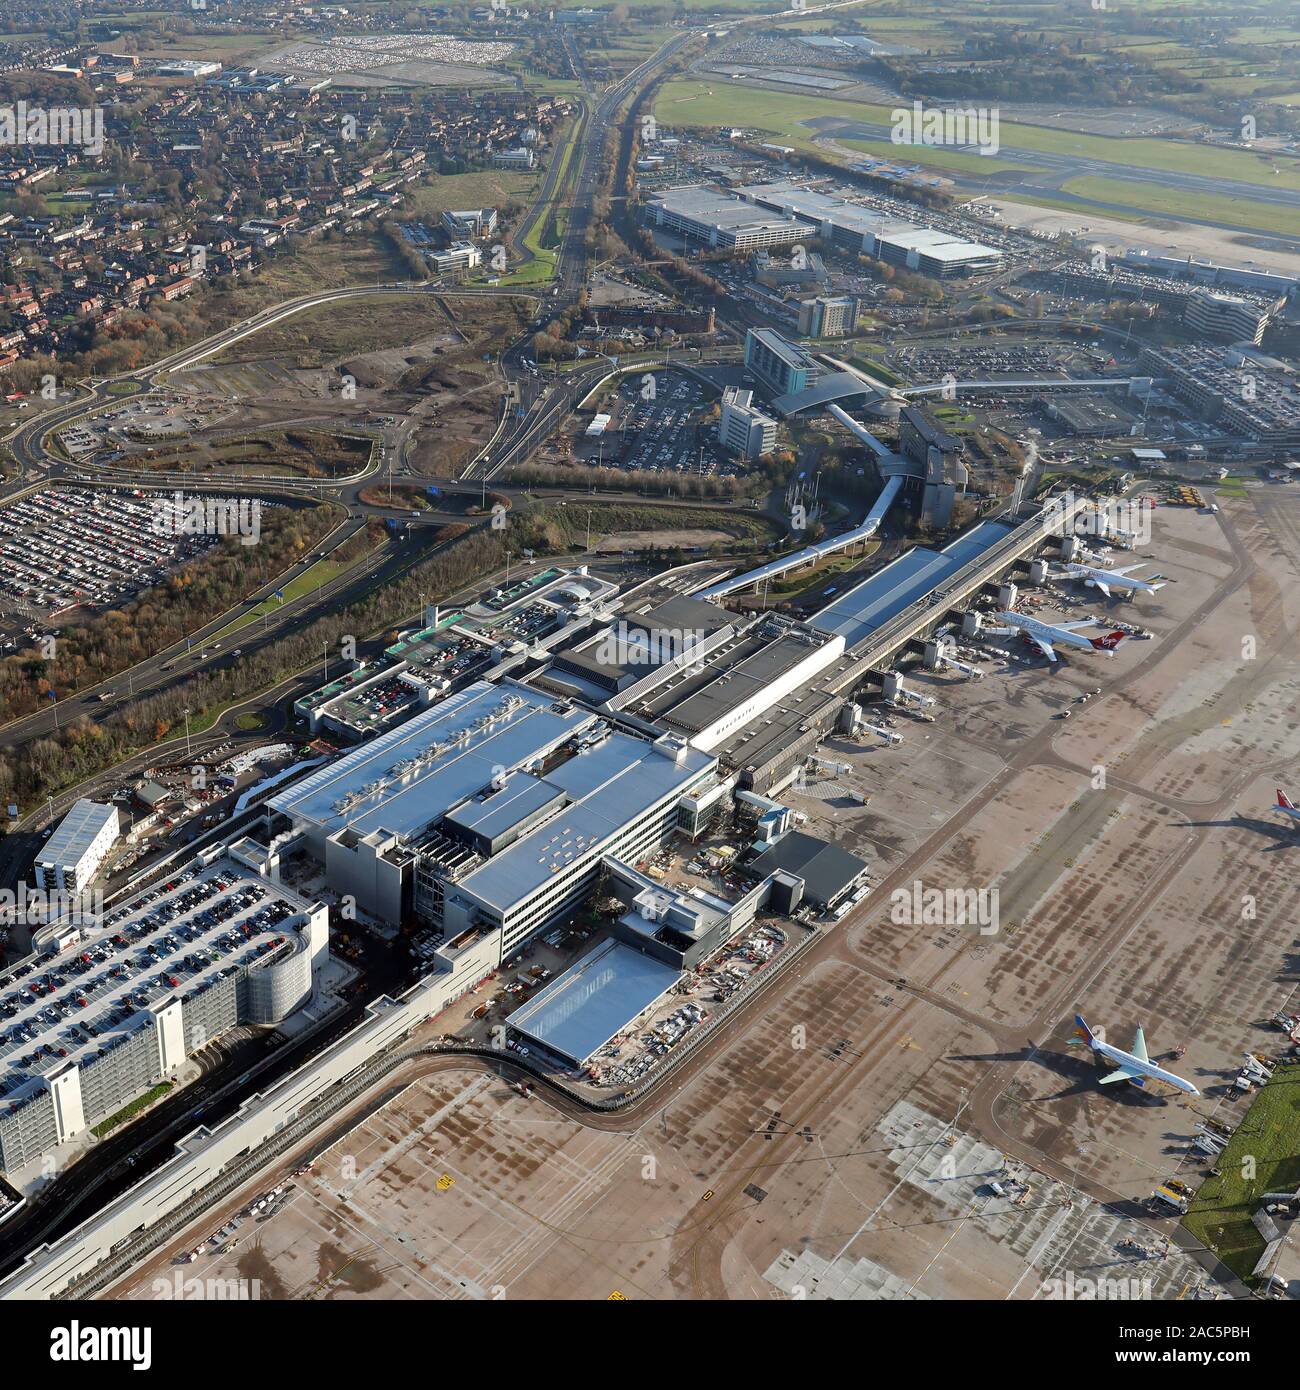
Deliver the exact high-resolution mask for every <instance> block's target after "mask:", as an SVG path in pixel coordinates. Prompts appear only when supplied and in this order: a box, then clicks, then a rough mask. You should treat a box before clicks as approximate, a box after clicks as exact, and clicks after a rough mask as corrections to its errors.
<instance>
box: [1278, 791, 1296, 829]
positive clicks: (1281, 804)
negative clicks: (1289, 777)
mask: <svg viewBox="0 0 1300 1390" xmlns="http://www.w3.org/2000/svg"><path fill="white" fill-rule="evenodd" d="M1273 809H1274V810H1275V811H1281V812H1282V814H1283V815H1284V816H1290V817H1291V819H1292V820H1293V821H1295V822H1296V823H1297V824H1300V806H1297V805H1296V804H1295V802H1293V801H1292V800H1291V798H1290V797H1289V796H1288V795H1287V794H1286V793H1285V792H1284V791H1283V790H1282V788H1281V787H1278V789H1277V805H1276V806H1274V808H1273Z"/></svg>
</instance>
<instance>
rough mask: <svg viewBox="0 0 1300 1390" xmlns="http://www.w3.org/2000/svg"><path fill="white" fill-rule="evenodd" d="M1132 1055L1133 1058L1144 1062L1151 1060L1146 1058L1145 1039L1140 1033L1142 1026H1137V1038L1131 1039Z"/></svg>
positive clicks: (1144, 1035)
mask: <svg viewBox="0 0 1300 1390" xmlns="http://www.w3.org/2000/svg"><path fill="white" fill-rule="evenodd" d="M1133 1055H1134V1057H1140V1058H1141V1059H1142V1060H1143V1061H1144V1062H1149V1061H1150V1060H1151V1058H1150V1057H1148V1056H1147V1037H1146V1034H1145V1033H1144V1032H1143V1031H1142V1025H1141V1024H1140V1023H1139V1024H1138V1030H1137V1036H1136V1037H1135V1038H1134V1039H1133Z"/></svg>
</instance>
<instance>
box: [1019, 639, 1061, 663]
mask: <svg viewBox="0 0 1300 1390" xmlns="http://www.w3.org/2000/svg"><path fill="white" fill-rule="evenodd" d="M1025 636H1026V637H1028V638H1029V639H1030V641H1032V642H1037V643H1038V646H1039V649H1040V650H1041V651H1042V653H1043V655H1044V656H1045V657H1046V658H1047V659H1048V661H1055V660H1056V648H1055V647H1054V646H1052V644H1051V643H1050V642H1048V641H1046V640H1045V639H1043V638H1042V637H1035V636H1034V635H1033V634H1032V633H1028V632H1027V633H1026V634H1025Z"/></svg>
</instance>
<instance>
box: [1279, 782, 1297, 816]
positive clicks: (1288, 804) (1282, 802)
mask: <svg viewBox="0 0 1300 1390" xmlns="http://www.w3.org/2000/svg"><path fill="white" fill-rule="evenodd" d="M1277 804H1278V806H1279V807H1280V808H1281V809H1282V810H1283V811H1294V810H1295V809H1296V808H1295V803H1294V802H1293V801H1292V800H1291V798H1290V797H1289V796H1288V795H1287V794H1286V793H1285V792H1284V791H1283V790H1282V788H1281V787H1278V788H1277Z"/></svg>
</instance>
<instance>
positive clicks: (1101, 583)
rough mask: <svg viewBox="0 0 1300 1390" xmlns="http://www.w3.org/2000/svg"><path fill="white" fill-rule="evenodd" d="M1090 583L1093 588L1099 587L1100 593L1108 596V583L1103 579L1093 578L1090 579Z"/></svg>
mask: <svg viewBox="0 0 1300 1390" xmlns="http://www.w3.org/2000/svg"><path fill="white" fill-rule="evenodd" d="M1092 584H1093V588H1095V589H1100V590H1101V591H1102V593H1103V594H1105V595H1106V597H1107V598H1109V597H1110V585H1109V584H1107V583H1106V581H1105V580H1104V579H1094V580H1093V581H1092Z"/></svg>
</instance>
